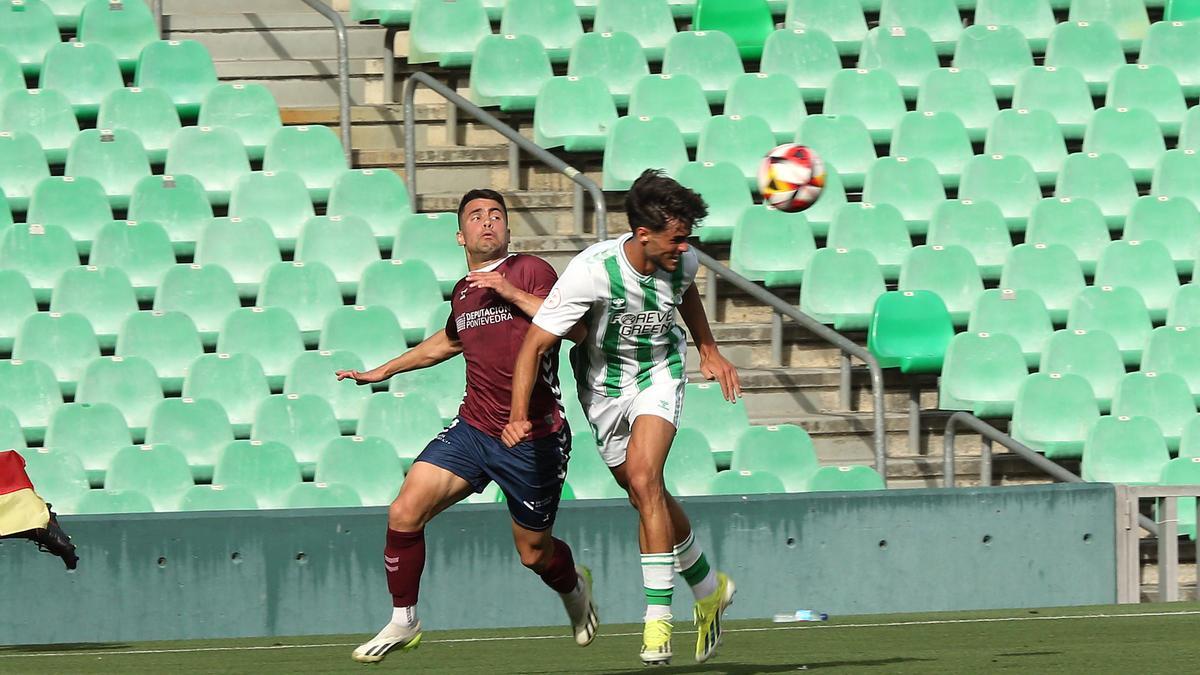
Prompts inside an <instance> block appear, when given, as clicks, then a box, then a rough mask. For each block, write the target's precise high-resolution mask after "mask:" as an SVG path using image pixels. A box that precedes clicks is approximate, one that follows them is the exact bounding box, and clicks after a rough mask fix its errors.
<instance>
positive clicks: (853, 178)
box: [795, 115, 876, 189]
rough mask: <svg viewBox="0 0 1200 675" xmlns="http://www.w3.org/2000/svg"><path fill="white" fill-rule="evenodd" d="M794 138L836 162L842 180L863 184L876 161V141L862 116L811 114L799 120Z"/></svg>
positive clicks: (829, 160) (858, 184)
mask: <svg viewBox="0 0 1200 675" xmlns="http://www.w3.org/2000/svg"><path fill="white" fill-rule="evenodd" d="M795 140H796V142H797V143H799V144H801V145H805V146H807V147H810V148H812V149H813V150H815V151H816V152H817V154H818V155H820V157H821V159H822V161H825V162H827V163H831V164H834V165H836V166H837V168H838V173H839V176H840V177H841V180H842V183H843V184H844V185H846V186H848V187H850V188H852V189H858V188H862V184H863V178H864V177H865V176H866V173H867V170H868V169H870V168H871V165H872V164H873V163H874V162H875V159H876V156H875V144H874V142H873V141H872V140H871V134H870V132H869V131H868V130H867V127H866V125H864V124H863V123H862V120H860V119H858V118H857V117H855V116H853V115H810V116H808V117H805V118H804V119H802V120H800V124H799V127H798V128H797V129H796V135H795Z"/></svg>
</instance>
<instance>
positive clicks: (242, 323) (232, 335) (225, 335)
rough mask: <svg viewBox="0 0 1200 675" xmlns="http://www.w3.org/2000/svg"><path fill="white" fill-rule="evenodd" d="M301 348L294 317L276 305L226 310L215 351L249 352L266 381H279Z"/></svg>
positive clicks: (301, 341) (300, 339)
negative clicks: (261, 369)
mask: <svg viewBox="0 0 1200 675" xmlns="http://www.w3.org/2000/svg"><path fill="white" fill-rule="evenodd" d="M302 351H304V340H303V338H302V337H301V336H300V328H299V326H297V325H296V320H295V319H293V318H292V315H291V314H289V313H288V312H287V310H285V309H281V308H279V307H265V308H264V307H242V308H239V309H235V310H234V311H232V312H230V313H229V316H228V317H227V318H226V319H225V325H224V326H223V327H222V328H221V335H220V337H218V338H217V352H218V353H221V354H250V355H251V356H253V357H255V358H256V359H258V362H259V363H260V364H261V365H262V368H263V371H264V372H266V374H267V377H268V378H269V379H270V380H274V381H276V382H279V383H282V381H283V376H284V375H285V374H286V373H287V371H288V368H290V367H291V365H292V361H294V360H295V359H296V356H298V355H299V354H300V352H302Z"/></svg>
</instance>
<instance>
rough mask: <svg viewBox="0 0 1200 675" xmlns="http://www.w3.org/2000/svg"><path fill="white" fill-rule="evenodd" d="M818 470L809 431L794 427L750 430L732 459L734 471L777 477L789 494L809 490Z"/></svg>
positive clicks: (744, 434)
mask: <svg viewBox="0 0 1200 675" xmlns="http://www.w3.org/2000/svg"><path fill="white" fill-rule="evenodd" d="M818 467H819V465H818V463H817V454H816V450H815V449H814V448H813V442H812V439H811V438H809V436H808V432H806V431H804V429H802V428H800V427H798V426H795V425H793V424H783V425H779V426H752V427H750V428H749V429H747V430H746V431H745V433H743V434H742V435H741V437H739V438H738V441H737V445H736V446H735V447H734V450H733V457H732V458H731V460H730V471H738V472H740V471H751V472H756V473H757V472H765V473H770V474H773V475H774V476H775V477H777V478H779V479H780V481H782V482H783V485H784V488H785V491H786V492H804V491H805V490H807V489H808V482H809V480H810V479H811V478H812V475H813V474H814V473H816V471H817V469H818Z"/></svg>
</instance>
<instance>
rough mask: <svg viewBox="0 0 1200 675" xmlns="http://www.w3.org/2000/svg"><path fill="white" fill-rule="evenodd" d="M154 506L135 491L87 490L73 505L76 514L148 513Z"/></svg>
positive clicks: (144, 496)
mask: <svg viewBox="0 0 1200 675" xmlns="http://www.w3.org/2000/svg"><path fill="white" fill-rule="evenodd" d="M153 511H154V504H153V502H151V501H150V499H149V498H148V497H146V495H144V494H142V493H140V492H137V491H136V490H88V491H87V493H86V494H84V495H83V496H82V497H80V499H79V501H78V502H76V504H75V513H76V514H111V513H150V512H153Z"/></svg>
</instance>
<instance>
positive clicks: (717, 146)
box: [696, 115, 775, 191]
mask: <svg viewBox="0 0 1200 675" xmlns="http://www.w3.org/2000/svg"><path fill="white" fill-rule="evenodd" d="M774 147H775V135H774V133H773V132H772V131H771V127H770V126H768V125H767V123H766V121H765V120H763V119H762V118H761V117H758V116H757V115H749V116H747V117H742V116H741V115H717V116H715V117H710V118H709V119H708V121H707V122H706V123H705V124H704V129H703V130H701V132H700V143H699V145H698V146H697V148H696V160H697V161H699V162H707V163H716V162H722V161H724V162H729V163H731V164H733V165H734V166H736V167H737V168H738V169H739V170H740V171H741V172H742V175H743V176H745V178H746V185H747V187H749V188H750V189H751V190H754V191H757V189H758V170H759V168H760V166H761V165H762V162H763V157H765V156H766V155H767V154H768V153H770V152H771V149H772V148H774Z"/></svg>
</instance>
